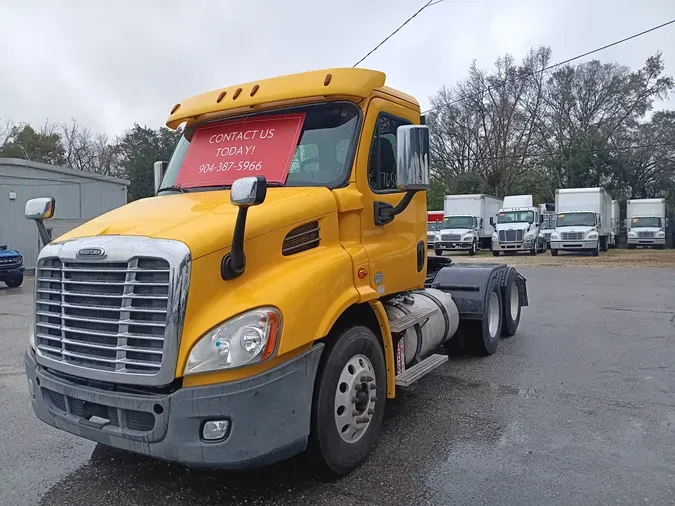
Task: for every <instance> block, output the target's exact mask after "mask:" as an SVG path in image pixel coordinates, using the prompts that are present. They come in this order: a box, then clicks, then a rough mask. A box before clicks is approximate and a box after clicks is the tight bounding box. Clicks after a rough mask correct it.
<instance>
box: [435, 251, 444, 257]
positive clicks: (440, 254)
mask: <svg viewBox="0 0 675 506" xmlns="http://www.w3.org/2000/svg"><path fill="white" fill-rule="evenodd" d="M434 253H436V256H437V257H441V256H443V250H442V249H435V250H434Z"/></svg>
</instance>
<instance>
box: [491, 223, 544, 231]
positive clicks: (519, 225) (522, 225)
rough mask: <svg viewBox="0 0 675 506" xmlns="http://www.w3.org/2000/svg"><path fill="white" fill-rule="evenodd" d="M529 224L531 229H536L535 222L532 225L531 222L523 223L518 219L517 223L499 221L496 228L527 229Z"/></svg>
mask: <svg viewBox="0 0 675 506" xmlns="http://www.w3.org/2000/svg"><path fill="white" fill-rule="evenodd" d="M528 226H529V227H530V230H535V229H536V228H537V227H535V225H534V224H532V225H530V224H529V223H523V222H520V221H517V222H515V223H497V226H496V230H497V231H499V230H522V231H526V230H527V228H528Z"/></svg>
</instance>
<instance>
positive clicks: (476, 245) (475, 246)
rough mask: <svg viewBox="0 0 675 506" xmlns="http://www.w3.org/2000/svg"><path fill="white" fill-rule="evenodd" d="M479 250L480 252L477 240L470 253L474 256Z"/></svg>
mask: <svg viewBox="0 0 675 506" xmlns="http://www.w3.org/2000/svg"><path fill="white" fill-rule="evenodd" d="M477 252H478V244H477V243H476V241H473V244H472V245H471V249H470V250H469V255H470V256H474V255H475V254H476V253H477Z"/></svg>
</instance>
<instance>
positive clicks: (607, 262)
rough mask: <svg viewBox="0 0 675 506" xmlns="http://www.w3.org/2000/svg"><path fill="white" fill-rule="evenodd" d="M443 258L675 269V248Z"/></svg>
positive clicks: (452, 255)
mask: <svg viewBox="0 0 675 506" xmlns="http://www.w3.org/2000/svg"><path fill="white" fill-rule="evenodd" d="M429 255H431V256H433V255H434V253H433V252H432V251H429ZM443 256H447V257H450V258H452V261H453V262H457V263H467V262H468V263H474V262H487V263H490V262H500V263H507V264H509V265H513V266H514V267H518V266H522V267H613V268H617V267H621V268H658V267H665V268H668V269H673V268H675V249H669V250H653V249H638V250H627V249H612V250H609V251H608V252H606V253H600V256H598V257H594V256H591V255H589V254H584V253H560V254H558V256H557V257H553V256H551V252H550V251H547V252H546V253H541V254H539V255H537V256H536V257H531V256H529V255H527V254H526V253H519V254H517V255H513V256H504V255H500V256H499V257H494V256H492V253H491V252H490V251H480V252H479V253H478V254H477V255H476V256H473V257H470V256H469V255H468V254H467V253H446V254H445V255H443Z"/></svg>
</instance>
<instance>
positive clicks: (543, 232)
mask: <svg viewBox="0 0 675 506" xmlns="http://www.w3.org/2000/svg"><path fill="white" fill-rule="evenodd" d="M539 212H540V213H541V216H542V221H541V226H540V227H539V236H540V237H541V239H542V240H543V241H545V242H546V248H550V247H551V233H552V232H553V230H554V229H555V204H553V203H546V204H540V205H539Z"/></svg>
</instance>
